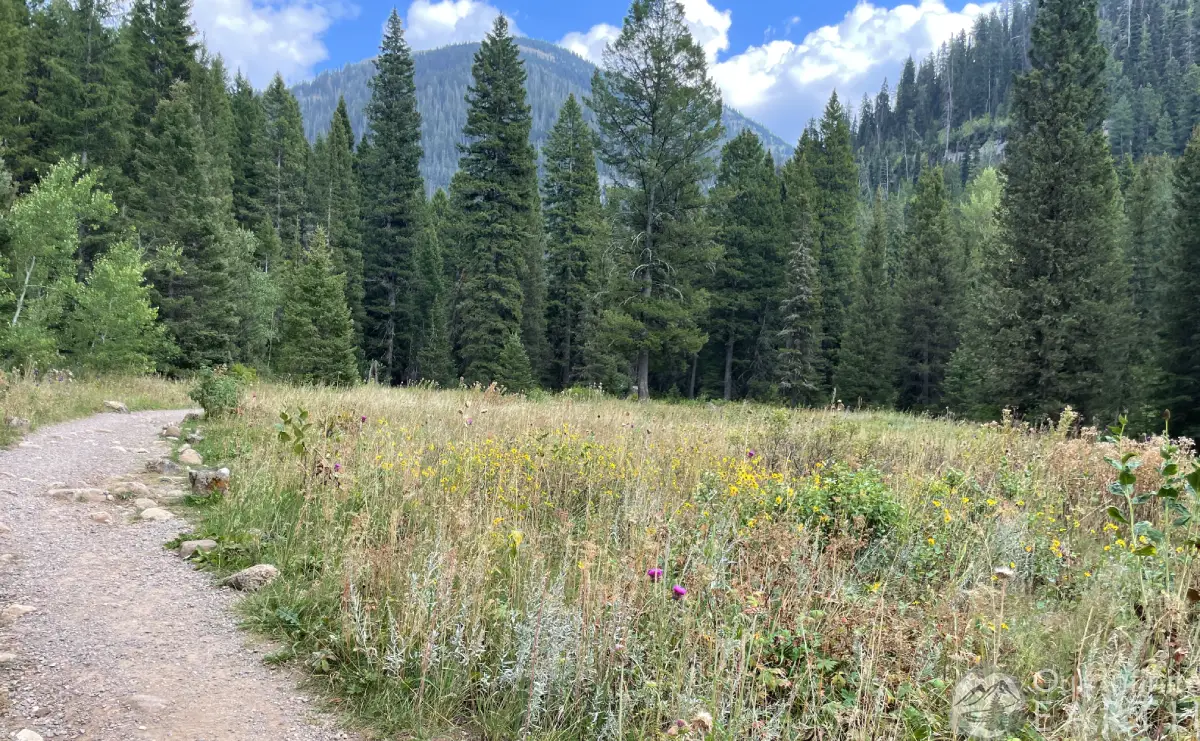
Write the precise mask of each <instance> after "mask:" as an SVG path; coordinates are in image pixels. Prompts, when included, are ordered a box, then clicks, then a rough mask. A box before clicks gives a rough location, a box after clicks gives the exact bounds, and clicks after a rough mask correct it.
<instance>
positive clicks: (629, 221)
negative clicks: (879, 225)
mask: <svg viewBox="0 0 1200 741" xmlns="http://www.w3.org/2000/svg"><path fill="white" fill-rule="evenodd" d="M592 95H593V98H592V101H591V107H592V109H593V110H594V111H595V112H596V119H597V123H598V124H599V128H600V134H601V139H600V142H601V144H600V154H601V157H602V158H603V159H604V161H605V162H606V163H608V165H609V166H610V167H612V169H613V170H614V172H615V174H616V176H617V178H619V180H620V182H621V184H622V185H624V186H625V187H624V188H623V189H621V190H619V192H618V197H620V198H621V199H622V200H623V202H624V205H623V208H622V213H623V215H624V217H625V221H626V223H625V228H626V230H627V232H628V234H629V236H630V238H631V239H632V240H633V242H630V243H629V244H630V252H631V254H630V255H629V256H628V257H629V260H628V262H629V264H628V268H629V271H630V272H629V274H630V275H632V277H633V280H632V282H631V283H630V284H629V285H628V286H626V288H625V289H624V291H623V293H624V295H622V296H620V297H618V300H617V301H616V305H617V306H618V307H620V312H621V314H622V315H623V317H621V318H622V319H623V320H624V326H625V328H626V329H627V330H629V331H630V332H631V337H630V339H631V340H632V343H633V346H634V349H635V353H636V361H635V367H636V381H637V389H638V395H639V397H640V398H641V399H643V400H645V399H648V398H649V396H650V368H651V363H652V361H653V362H654V363H656V364H658V365H662V366H667V367H670V365H671V363H672V361H675V362H678V360H680V359H682V360H686V359H691V358H692V357H693V355H694V354H695V353H696V352H697V351H699V349H700V348H701V347H702V346H703V344H704V340H705V336H704V333H703V332H702V331H701V330H700V328H699V326H698V322H699V319H700V318H701V315H702V311H703V309H704V304H705V297H704V294H703V292H701V291H697V290H695V287H694V284H695V278H696V276H695V272H697V271H698V269H699V267H700V266H701V265H703V264H704V262H705V261H707V260H709V259H711V258H712V257H715V251H714V250H713V248H712V246H711V239H709V236H708V234H707V230H706V229H705V228H704V224H703V221H702V213H701V211H702V208H703V204H704V199H703V197H702V195H701V192H700V183H701V182H703V181H704V180H706V179H707V178H709V177H710V176H711V174H712V172H713V165H714V163H713V157H712V155H713V149H714V147H715V146H716V144H717V142H718V140H719V139H720V136H721V132H722V128H721V97H720V94H719V92H718V90H717V86H716V84H715V83H713V81H712V80H711V79H710V78H709V76H708V68H707V65H706V62H705V56H704V50H703V49H702V48H701V47H700V45H699V44H697V43H696V41H695V40H694V39H693V38H692V35H691V33H690V32H689V31H688V27H687V24H686V22H685V19H684V14H683V7H682V6H681V5H680V4H679V3H677V2H675V0H635V2H634V3H633V5H632V7H631V8H630V10H629V13H628V15H626V17H625V23H624V25H623V27H622V29H621V34H620V36H619V37H618V38H617V39H616V40H615V41H614V42H613V43H612V44H611V45H610V46H609V47H608V48H607V49H606V50H605V52H604V69H603V71H598V72H597V73H596V75H595V76H594V77H593V79H592Z"/></svg>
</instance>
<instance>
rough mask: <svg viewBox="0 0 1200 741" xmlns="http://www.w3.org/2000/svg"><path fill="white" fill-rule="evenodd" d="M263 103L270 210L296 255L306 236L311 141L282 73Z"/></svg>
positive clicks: (278, 230) (286, 244) (290, 251)
mask: <svg viewBox="0 0 1200 741" xmlns="http://www.w3.org/2000/svg"><path fill="white" fill-rule="evenodd" d="M262 104H263V109H264V111H265V113H266V118H267V157H268V164H267V192H266V196H267V197H266V203H267V209H268V212H269V213H270V215H271V224H272V225H273V226H274V227H275V232H276V233H277V234H278V235H279V238H280V239H281V240H282V241H283V247H284V252H285V253H287V254H293V253H294V251H295V250H296V249H297V247H298V246H299V244H300V238H301V236H302V231H301V222H302V221H303V217H304V196H305V193H304V190H305V165H306V164H307V162H308V140H306V139H305V138H304V121H303V120H302V119H301V117H300V104H299V103H297V102H296V98H295V96H293V95H292V93H291V91H289V90H288V88H287V85H285V84H284V82H283V77H282V76H280V75H278V74H276V75H275V78H274V79H273V80H271V84H270V85H269V86H267V89H266V91H265V92H263V95H262Z"/></svg>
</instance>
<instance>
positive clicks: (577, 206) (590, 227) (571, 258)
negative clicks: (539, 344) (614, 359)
mask: <svg viewBox="0 0 1200 741" xmlns="http://www.w3.org/2000/svg"><path fill="white" fill-rule="evenodd" d="M594 143H595V135H594V134H593V133H592V130H591V128H590V127H588V125H587V123H586V122H585V121H584V119H583V109H582V108H581V107H580V105H579V103H578V102H577V101H576V99H575V96H574V95H570V96H568V97H567V102H566V103H564V104H563V107H562V109H561V110H560V111H559V114H558V121H556V122H555V124H554V128H553V129H552V130H551V131H550V139H549V141H548V142H547V143H546V147H545V149H543V156H544V158H545V163H546V165H545V167H546V178H545V182H544V183H543V184H542V192H543V194H544V196H543V197H544V203H545V206H544V213H545V220H546V241H547V253H548V273H549V293H548V300H547V303H546V326H547V328H548V332H549V341H550V348H551V354H552V361H551V369H552V370H551V379H552V386H553V387H554V388H558V389H563V388H567V387H569V386H571V385H572V384H574V383H575V382H576V381H577V380H578V379H579V371H580V366H581V365H582V362H583V356H582V352H581V351H582V349H583V345H584V341H585V337H584V334H583V332H584V330H585V324H586V321H587V315H588V311H589V310H590V306H591V303H592V302H593V300H594V298H593V297H594V294H595V291H596V280H597V275H596V272H597V269H598V265H597V259H598V253H599V250H600V247H601V239H602V238H603V227H602V218H603V217H602V214H601V206H600V180H599V177H598V175H597V172H596V153H595V147H594Z"/></svg>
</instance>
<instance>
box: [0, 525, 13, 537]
mask: <svg viewBox="0 0 1200 741" xmlns="http://www.w3.org/2000/svg"><path fill="white" fill-rule="evenodd" d="M11 532H12V528H11V527H9V526H8V525H5V524H4V523H3V522H0V535H3V534H5V533H11Z"/></svg>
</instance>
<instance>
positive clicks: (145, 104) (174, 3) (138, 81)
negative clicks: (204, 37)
mask: <svg viewBox="0 0 1200 741" xmlns="http://www.w3.org/2000/svg"><path fill="white" fill-rule="evenodd" d="M190 14H191V2H190V0H134V2H133V6H132V8H131V9H130V12H129V20H128V22H126V24H125V25H124V26H123V27H122V29H121V32H122V34H123V37H124V38H123V46H124V48H125V56H126V64H127V68H126V72H125V77H126V78H127V79H128V81H129V90H130V94H131V96H132V101H131V102H132V105H133V111H132V115H133V127H134V130H135V131H145V130H146V129H147V128H149V126H150V119H151V118H153V117H154V113H155V111H156V110H157V108H158V103H159V101H161V100H163V99H164V98H167V97H169V96H170V95H171V91H172V89H173V88H174V86H175V84H176V83H178V82H188V81H190V80H191V78H192V71H193V70H194V69H195V65H196V51H197V49H198V47H197V45H196V44H195V43H194V42H193V40H192V39H193V37H194V36H195V29H193V28H192V26H191V23H190V21H189V17H190ZM136 143H137V142H136V140H135V144H136Z"/></svg>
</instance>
